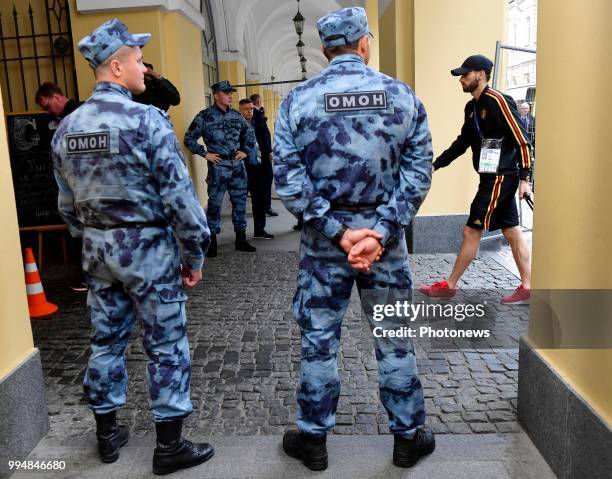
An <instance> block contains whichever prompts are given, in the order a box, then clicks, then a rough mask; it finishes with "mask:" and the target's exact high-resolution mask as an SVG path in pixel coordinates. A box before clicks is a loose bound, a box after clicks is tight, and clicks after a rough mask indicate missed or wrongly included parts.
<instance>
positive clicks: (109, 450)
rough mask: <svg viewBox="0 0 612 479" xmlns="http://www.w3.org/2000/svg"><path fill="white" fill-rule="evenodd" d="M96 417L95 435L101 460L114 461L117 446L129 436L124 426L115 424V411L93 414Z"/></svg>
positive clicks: (116, 456) (124, 442)
mask: <svg viewBox="0 0 612 479" xmlns="http://www.w3.org/2000/svg"><path fill="white" fill-rule="evenodd" d="M94 416H95V418H96V437H97V438H98V451H99V452H100V459H102V462H107V463H109V462H115V461H116V460H117V459H119V448H120V447H121V446H125V444H126V443H127V442H128V439H129V437H130V433H129V432H128V430H127V428H126V427H125V426H119V425H117V413H116V412H115V411H113V412H109V413H107V414H94Z"/></svg>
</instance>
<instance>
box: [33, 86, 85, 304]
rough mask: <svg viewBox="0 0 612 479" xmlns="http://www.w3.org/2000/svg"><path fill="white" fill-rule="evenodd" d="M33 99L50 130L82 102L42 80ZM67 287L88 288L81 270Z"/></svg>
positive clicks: (83, 289) (76, 289) (73, 288)
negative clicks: (47, 116) (44, 114)
mask: <svg viewBox="0 0 612 479" xmlns="http://www.w3.org/2000/svg"><path fill="white" fill-rule="evenodd" d="M35 101H36V103H37V104H38V106H40V107H41V108H42V109H43V110H44V111H46V112H47V113H48V114H49V115H50V116H51V117H53V121H51V122H50V123H49V129H51V130H56V129H57V127H58V125H59V122H60V121H61V120H62V119H63V118H64V117H66V116H68V115H70V113H72V112H73V111H74V110H76V109H77V108H78V107H79V106H81V105H82V104H83V102H82V101H78V100H74V99H70V98H68V97H67V96H66V95H64V92H63V91H62V89H61V88H60V87H58V86H57V85H56V84H55V83H51V82H44V83H43V84H42V85H40V86H39V87H38V90H36V96H35ZM76 241H77V242H78V245H77V248H78V250H79V251H81V250H82V249H83V248H82V244H81V241H80V239H78V240H76ZM68 287H69V288H70V289H71V290H72V291H77V292H85V291H87V290H88V289H89V288H88V286H87V281H86V279H85V276H83V274H82V272H81V273H80V276H79V278H78V279H75V280H73V282H72V283H71V284H69V286H68Z"/></svg>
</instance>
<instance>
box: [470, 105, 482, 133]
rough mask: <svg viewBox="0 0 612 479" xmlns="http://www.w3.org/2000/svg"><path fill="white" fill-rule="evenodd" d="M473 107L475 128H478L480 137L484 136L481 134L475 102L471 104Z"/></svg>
mask: <svg viewBox="0 0 612 479" xmlns="http://www.w3.org/2000/svg"><path fill="white" fill-rule="evenodd" d="M472 106H473V107H474V124H475V125H476V129H477V130H478V134H479V135H480V138H481V139H482V138H484V137H483V136H482V131H480V125H479V124H478V113H477V112H476V102H474V103H473V105H472Z"/></svg>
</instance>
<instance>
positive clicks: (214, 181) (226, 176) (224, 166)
mask: <svg viewBox="0 0 612 479" xmlns="http://www.w3.org/2000/svg"><path fill="white" fill-rule="evenodd" d="M206 183H207V184H208V207H207V208H206V220H207V222H208V227H209V228H210V232H211V234H214V235H217V234H219V233H220V232H221V205H222V203H223V196H224V195H225V192H226V191H227V192H228V193H229V197H230V201H231V203H232V223H233V225H234V231H243V230H246V226H247V222H246V202H247V184H248V182H247V174H246V167H245V165H244V161H242V160H240V161H237V160H223V161H222V162H221V163H217V164H216V165H215V164H213V163H210V162H208V175H207V177H206Z"/></svg>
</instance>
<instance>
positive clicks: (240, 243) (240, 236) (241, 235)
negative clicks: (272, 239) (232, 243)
mask: <svg viewBox="0 0 612 479" xmlns="http://www.w3.org/2000/svg"><path fill="white" fill-rule="evenodd" d="M236 249H237V250H238V251H246V252H247V253H254V252H255V251H257V248H255V246H252V245H251V244H250V243H249V242H248V241H247V239H246V231H244V230H242V231H236Z"/></svg>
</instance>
